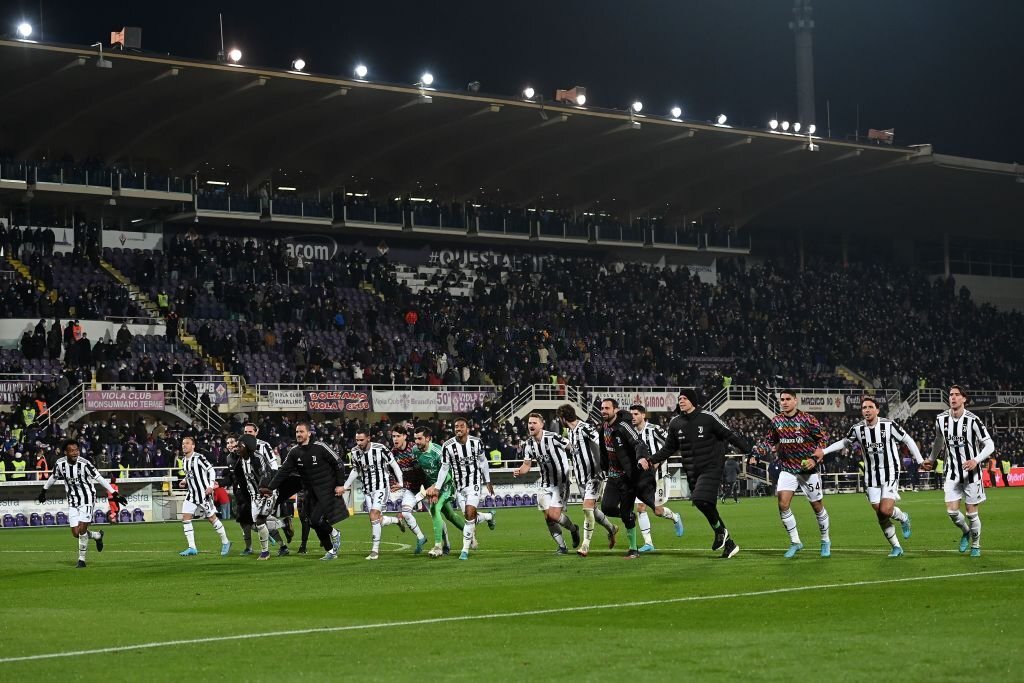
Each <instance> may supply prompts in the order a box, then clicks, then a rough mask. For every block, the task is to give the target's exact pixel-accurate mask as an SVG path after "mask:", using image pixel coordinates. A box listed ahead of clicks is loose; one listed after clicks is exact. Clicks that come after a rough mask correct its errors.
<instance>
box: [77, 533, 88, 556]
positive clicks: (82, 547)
mask: <svg viewBox="0 0 1024 683" xmlns="http://www.w3.org/2000/svg"><path fill="white" fill-rule="evenodd" d="M87 550H89V536H88V535H87V534H82V535H81V536H79V537H78V559H80V560H81V561H82V562H85V553H86V551H87Z"/></svg>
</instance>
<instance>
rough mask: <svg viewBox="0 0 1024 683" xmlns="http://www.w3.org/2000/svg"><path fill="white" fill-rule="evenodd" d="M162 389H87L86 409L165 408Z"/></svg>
mask: <svg viewBox="0 0 1024 683" xmlns="http://www.w3.org/2000/svg"><path fill="white" fill-rule="evenodd" d="M165 405H166V403H165V402H164V392H162V391H108V390H102V391H86V392H85V409H86V410H88V411H97V410H163V409H164V406H165Z"/></svg>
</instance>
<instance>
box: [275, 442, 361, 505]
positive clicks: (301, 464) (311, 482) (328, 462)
mask: <svg viewBox="0 0 1024 683" xmlns="http://www.w3.org/2000/svg"><path fill="white" fill-rule="evenodd" d="M293 474H298V475H299V477H300V478H301V479H302V488H304V489H305V490H307V491H312V492H313V493H315V494H316V495H317V496H333V495H334V488H335V487H336V486H344V485H345V467H344V466H343V465H342V464H341V462H339V461H338V458H337V456H336V455H335V454H334V451H332V450H331V449H330V448H328V447H327V446H326V445H325V444H323V443H321V442H319V441H317V442H315V443H308V444H306V445H305V446H295V447H294V448H292V449H291V450H290V451H288V455H286V456H285V459H284V462H282V463H281V467H280V468H278V470H277V474H275V475H274V478H273V479H272V480H271V481H270V484H268V485H267V488H270V489H280V488H281V486H282V484H284V483H285V482H286V481H288V480H289V479H290V478H291V476H292V475H293Z"/></svg>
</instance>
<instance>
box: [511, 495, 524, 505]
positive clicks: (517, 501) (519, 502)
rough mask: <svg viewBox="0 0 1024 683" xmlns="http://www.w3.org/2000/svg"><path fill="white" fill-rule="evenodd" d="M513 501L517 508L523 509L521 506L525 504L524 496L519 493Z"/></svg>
mask: <svg viewBox="0 0 1024 683" xmlns="http://www.w3.org/2000/svg"><path fill="white" fill-rule="evenodd" d="M512 500H513V503H514V505H515V506H516V507H521V506H522V504H523V496H522V494H519V493H517V494H516V495H515V497H514V498H512Z"/></svg>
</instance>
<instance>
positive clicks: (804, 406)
mask: <svg viewBox="0 0 1024 683" xmlns="http://www.w3.org/2000/svg"><path fill="white" fill-rule="evenodd" d="M797 398H798V403H797V406H798V407H799V408H800V410H803V411H806V412H808V413H841V412H843V411H844V410H845V409H846V404H845V403H844V401H843V394H800V395H799V396H798V397H797ZM857 410H858V411H859V410H860V397H859V396H858V397H857Z"/></svg>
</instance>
